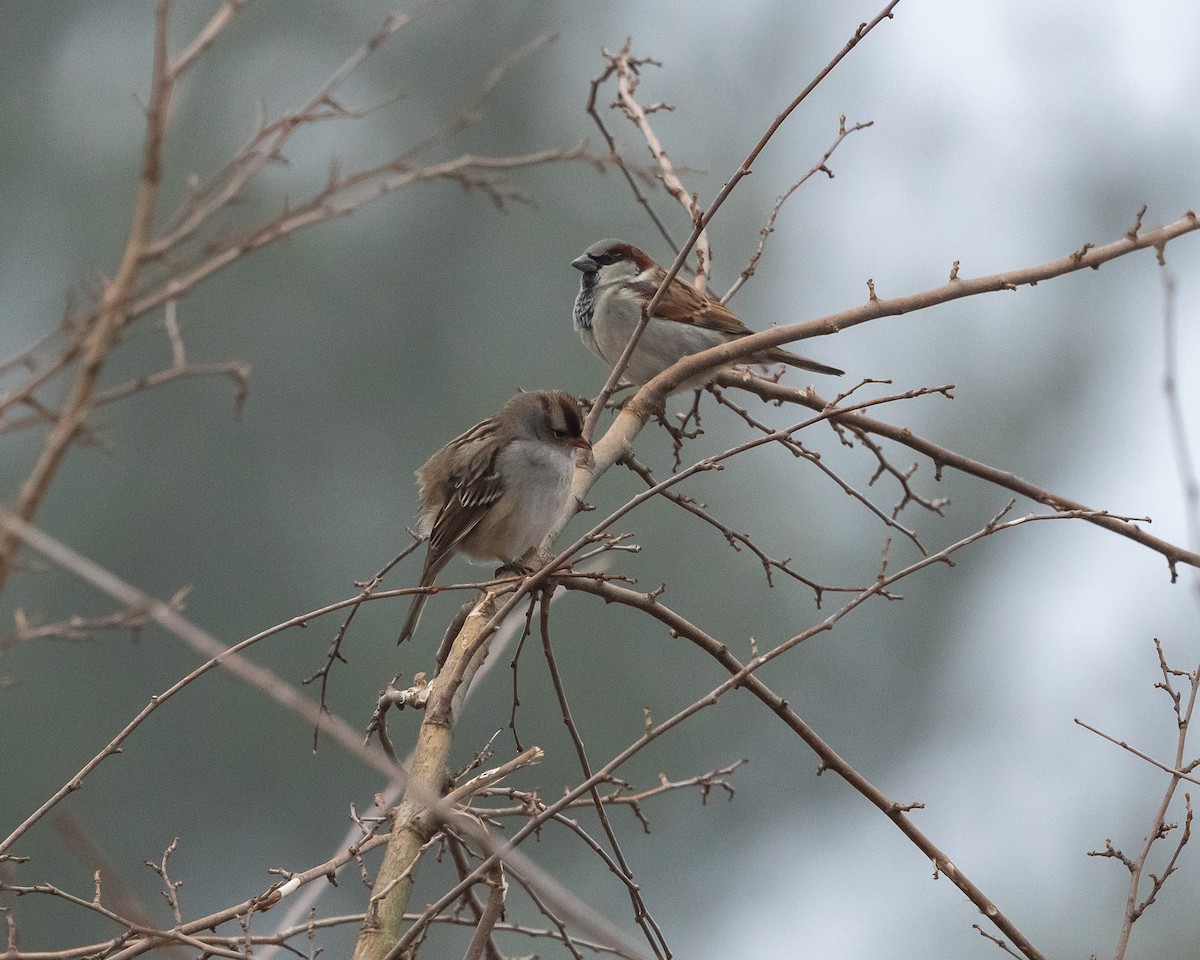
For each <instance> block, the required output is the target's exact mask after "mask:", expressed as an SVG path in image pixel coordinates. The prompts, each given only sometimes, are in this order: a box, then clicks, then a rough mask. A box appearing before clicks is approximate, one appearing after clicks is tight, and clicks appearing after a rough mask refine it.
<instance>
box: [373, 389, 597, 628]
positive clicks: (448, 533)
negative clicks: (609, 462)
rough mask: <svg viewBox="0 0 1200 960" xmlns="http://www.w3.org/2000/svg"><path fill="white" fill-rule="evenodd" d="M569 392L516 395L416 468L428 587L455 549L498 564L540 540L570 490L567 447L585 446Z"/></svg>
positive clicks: (571, 464)
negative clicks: (490, 415)
mask: <svg viewBox="0 0 1200 960" xmlns="http://www.w3.org/2000/svg"><path fill="white" fill-rule="evenodd" d="M582 434H583V418H582V417H581V416H580V413H579V405H578V404H577V403H576V402H575V400H574V398H573V397H571V395H570V394H567V393H562V392H560V391H558V390H549V391H545V392H539V393H521V394H518V395H517V396H515V397H513V398H512V399H511V400H509V401H508V403H506V404H505V405H504V408H503V409H502V410H501V411H500V412H499V413H498V414H496V416H494V417H489V418H488V419H486V420H484V421H482V422H481V423H477V424H475V426H473V427H472V428H471V429H470V430H468V431H467V432H466V433H464V434H462V435H461V436H458V437H455V438H454V439H453V440H451V441H450V442H449V443H448V444H446V445H445V446H444V447H442V448H441V449H440V450H439V451H438V452H437V453H435V454H434V455H433V456H432V457H430V458H429V459H428V460H427V461H425V465H424V466H422V467H421V468H420V469H419V470H417V484H418V486H419V495H420V501H421V506H420V511H421V532H422V533H424V534H427V535H428V536H429V551H428V552H427V553H426V555H425V568H424V569H423V570H422V571H421V583H420V585H421V586H422V587H428V586H429V585H430V584H432V583H433V581H434V579H435V578H436V577H437V575H438V574H439V573H440V572H441V570H442V567H444V566H445V565H446V564H447V562H448V561H449V560H450V558H451V557H452V556H454V555H455V554H456V553H463V554H466V555H467V556H468V557H470V558H471V559H474V560H488V559H492V558H495V559H497V560H499V561H500V562H501V563H502V564H504V565H505V566H517V561H518V560H520V559H521V557H522V556H523V555H524V554H525V553H526V552H527V551H529V550H530V549H532V548H533V547H536V546H537V545H538V544H539V543H541V541H542V539H543V538H544V537H545V536H546V534H547V533H549V532H550V528H551V527H552V526H553V525H554V522H555V521H556V520H557V519H558V517H559V515H560V514H561V513H562V510H563V507H564V506H565V505H566V502H567V497H568V496H569V495H570V491H571V476H572V474H573V473H574V470H575V451H576V450H579V449H588V448H590V447H591V444H590V443H588V442H587V441H586V440H585V439H583V436H582ZM428 598H429V596H428V594H424V593H420V594H417V595H416V596H415V597H413V602H412V606H411V607H410V608H409V611H408V618H407V619H406V620H405V621H404V627H403V628H402V629H401V631H400V639H399V640H398V641H397V643H403V642H404V641H405V640H407V639H408V638H409V637H411V636H412V635H413V633H414V632H415V631H416V629H417V622H418V621H419V620H420V618H421V610H422V609H423V608H424V606H425V601H426V600H427V599H428Z"/></svg>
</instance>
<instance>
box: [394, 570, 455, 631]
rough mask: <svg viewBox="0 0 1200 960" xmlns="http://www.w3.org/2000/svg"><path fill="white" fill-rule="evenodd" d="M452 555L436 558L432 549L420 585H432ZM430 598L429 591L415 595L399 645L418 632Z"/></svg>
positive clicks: (405, 620) (402, 628) (422, 572)
mask: <svg viewBox="0 0 1200 960" xmlns="http://www.w3.org/2000/svg"><path fill="white" fill-rule="evenodd" d="M451 556H453V554H449V553H448V554H445V555H443V556H440V557H438V558H436V559H434V556H433V551H432V550H430V551H429V553H428V554H427V555H426V557H425V569H424V570H422V571H421V582H420V583H419V584H418V586H420V587H428V586H431V585H432V584H433V581H434V580H436V579H437V575H438V574H439V573H441V572H442V567H444V566H445V565H446V564H447V563H448V562H449V560H450V557H451ZM428 599H429V594H428V593H418V594H416V595H415V596H414V597H413V599H412V604H411V605H410V606H409V608H408V616H407V617H405V618H404V626H402V627H401V628H400V636H399V637H398V638H397V639H396V645H397V646H399V645H400V644H402V643H403V642H404V641H405V640H407V639H409V638H410V637H411V636H412V635H413V634H414V633H416V632H417V625H418V624H419V623H420V622H421V613H422V611H423V610H424V609H425V602H426V601H427V600H428Z"/></svg>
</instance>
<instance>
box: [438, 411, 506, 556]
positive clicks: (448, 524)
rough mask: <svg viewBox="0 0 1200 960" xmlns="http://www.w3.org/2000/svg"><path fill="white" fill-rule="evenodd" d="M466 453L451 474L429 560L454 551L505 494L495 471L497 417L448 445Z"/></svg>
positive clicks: (497, 447)
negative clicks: (464, 458) (464, 457)
mask: <svg viewBox="0 0 1200 960" xmlns="http://www.w3.org/2000/svg"><path fill="white" fill-rule="evenodd" d="M447 447H458V448H460V449H461V450H462V451H463V452H464V453H465V454H466V460H465V462H464V463H463V465H462V466H460V467H459V468H458V469H457V470H455V471H454V472H453V473H452V474H451V475H450V483H449V487H450V488H449V490H447V491H446V493H447V496H446V500H445V502H444V503H443V504H442V508H441V509H440V510H439V511H438V514H437V516H436V517H435V518H434V521H433V530H432V531H431V532H430V535H429V548H430V558H431V560H432V559H433V557H435V556H436V557H441V556H445V555H446V554H448V553H450V552H451V551H453V550H454V549H455V548H456V547H457V546H458V544H459V543H461V542H462V540H463V538H464V537H466V536H467V535H468V534H469V533H470V532H471V531H472V530H474V529H475V527H476V525H477V524H478V523H479V521H480V520H482V519H483V518H484V516H485V515H486V514H487V511H488V510H489V509H490V508H491V506H492V504H494V503H495V502H496V501H497V500H499V499H500V496H501V494H502V493H503V492H504V482H503V480H502V479H501V477H500V473H499V471H498V470H497V469H496V455H497V454H498V453H499V450H500V446H499V444H498V443H497V442H496V423H495V418H492V419H488V420H484V421H483V422H482V423H479V424H477V425H476V426H474V427H472V428H471V429H470V430H468V431H467V432H466V433H464V434H463V435H462V436H460V437H456V438H455V439H454V440H452V441H450V443H449V444H447Z"/></svg>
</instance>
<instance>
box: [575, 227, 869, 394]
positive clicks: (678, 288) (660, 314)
mask: <svg viewBox="0 0 1200 960" xmlns="http://www.w3.org/2000/svg"><path fill="white" fill-rule="evenodd" d="M571 266H573V267H574V268H575V269H576V270H579V271H581V272H582V273H583V279H582V281H581V283H580V285H579V294H578V295H577V296H576V297H575V313H574V321H575V329H576V330H577V331H578V333H579V336H580V337H581V338H582V339H583V343H584V346H586V347H587V348H588V349H589V350H591V351H592V353H594V354H595V355H596V356H598V357H599V358H600V359H601V360H603V361H604V362H605V363H606V364H608V366H609V367H612V366H613V365H614V364H616V362H617V360H618V359H619V358H620V356H621V352H622V351H623V350H624V349H625V345H626V344H627V343H628V342H629V338H630V336H631V335H632V334H633V330H634V328H635V327H636V326H637V324H638V321H639V320H640V319H641V316H642V306H643V304H645V303H647V302H648V301H649V300H650V298H651V297H653V296H654V291H655V290H657V289H658V285H659V284H660V283H661V282H662V279H663V277H664V276H666V273H667V271H666V270H665V269H663V268H662V267H661V266H659V265H658V264H657V263H655V262H654V261H653V260H652V259H650V257H649V256H648V255H647V254H645V253H643V252H642V251H641V250H639V249H638V248H637V247H635V246H633V245H632V244H629V243H625V242H624V241H621V240H601V241H599V242H598V243H593V244H592V245H591V246H590V247H588V248H587V249H586V250H585V251H584V252H583V253H582V254H581V255H580V256H578V257H576V258H575V259H574V260H572V261H571ZM753 332H754V331H752V330H751V329H750V328H749V327H747V326H746V325H745V324H744V323H742V321H741V320H740V319H738V317H737V315H736V314H735V313H733V311H731V310H730V309H729V308H728V307H726V306H725V305H724V304H723V303H720V302H719V301H717V300H714V299H713V298H712V297H709V296H707V295H705V294H704V293H701V292H699V291H697V290H696V289H695V288H694V287H691V286H689V285H688V284H687V283H684V281H682V280H680V279H679V278H678V277H676V278H675V279H673V280H672V281H671V284H670V286H668V287H667V290H666V292H665V293H664V294H663V297H662V299H661V300H660V301H659V304H658V307H657V308H656V309H655V311H654V315H653V316H652V317H651V318H650V323H649V324H648V325H647V327H646V329H645V330H644V331H643V333H642V336H641V339H640V340H638V345H637V348H636V349H635V350H634V352H633V356H632V357H630V358H629V365H628V366H627V367H626V368H625V373H624V376H625V378H626V379H627V380H631V381H632V382H634V383H636V384H639V385H641V384H644V383H646V382H647V381H649V380H652V379H653V378H654V377H655V376H657V375H658V374H660V373H662V371H663V370H665V369H666V368H667V367H669V366H671V364H673V363H674V362H675V361H676V360H680V359H682V358H683V357H686V356H690V355H691V354H693V353H699V352H700V351H701V350H707V349H708V348H709V347H715V346H717V345H718V344H722V343H729V342H730V341H731V340H738V339H740V338H742V337H745V336H749V335H750V334H751V333H753ZM745 362H747V363H786V364H789V365H790V366H793V367H799V368H800V369H801V370H812V371H814V372H816V373H828V374H832V375H835V376H840V375H841V374H842V373H844V372H845V371H844V370H839V369H837V367H827V366H826V365H825V364H823V363H817V362H816V361H815V360H809V359H807V358H805V357H801V356H798V355H797V354H794V353H791V352H790V351H788V350H784V349H783V348H782V347H771V348H770V349H768V350H763V351H762V352H761V353H756V354H754V355H753V356H751V357H748V358H746V360H745ZM719 372H720V371H719V370H712V371H709V372H707V373H704V374H701V375H700V376H698V377H696V378H694V379H692V380H689V381H687V382H685V383H681V384H680V385H679V386H678V387H677V388H676V389H677V390H683V389H684V388H687V387H699V386H703V385H704V384H705V383H707V382H709V381H710V380H712V379H713V378H714V377H715V376H716V375H717V373H719Z"/></svg>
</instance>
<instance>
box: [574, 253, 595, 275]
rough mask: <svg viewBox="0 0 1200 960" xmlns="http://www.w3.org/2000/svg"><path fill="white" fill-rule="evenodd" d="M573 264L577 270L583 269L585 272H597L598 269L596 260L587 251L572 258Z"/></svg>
mask: <svg viewBox="0 0 1200 960" xmlns="http://www.w3.org/2000/svg"><path fill="white" fill-rule="evenodd" d="M571 266H573V267H574V268H575V269H576V270H581V271H583V272H584V273H595V272H596V269H597V267H596V261H595V260H593V259H592V258H591V256H589V255H588V254H586V253H582V254H580V255H579V256H578V257H576V258H575V259H574V260H572V261H571Z"/></svg>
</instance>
